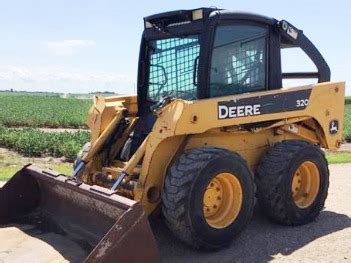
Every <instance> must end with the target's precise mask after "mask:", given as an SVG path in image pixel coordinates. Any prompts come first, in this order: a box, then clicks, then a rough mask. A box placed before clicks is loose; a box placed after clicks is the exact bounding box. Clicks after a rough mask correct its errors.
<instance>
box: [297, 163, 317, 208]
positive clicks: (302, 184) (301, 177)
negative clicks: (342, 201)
mask: <svg viewBox="0 0 351 263" xmlns="http://www.w3.org/2000/svg"><path fill="white" fill-rule="evenodd" d="M319 186H320V174H319V170H318V168H317V166H316V165H315V164H314V163H313V162H310V161H306V162H303V163H302V164H301V165H300V166H299V168H298V169H297V170H296V171H295V173H294V176H293V179H292V183H291V192H292V196H293V199H294V202H295V204H296V206H298V207H299V208H306V207H309V206H310V205H311V204H312V203H313V202H314V200H315V199H316V197H317V194H318V192H319Z"/></svg>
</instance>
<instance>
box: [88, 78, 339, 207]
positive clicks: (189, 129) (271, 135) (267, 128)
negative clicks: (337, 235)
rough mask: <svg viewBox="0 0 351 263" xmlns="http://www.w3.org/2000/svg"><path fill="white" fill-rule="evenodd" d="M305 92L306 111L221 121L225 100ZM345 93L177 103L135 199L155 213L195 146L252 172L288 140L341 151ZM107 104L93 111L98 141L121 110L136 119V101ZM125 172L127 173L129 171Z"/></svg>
mask: <svg viewBox="0 0 351 263" xmlns="http://www.w3.org/2000/svg"><path fill="white" fill-rule="evenodd" d="M303 90H305V91H307V92H309V91H310V96H309V102H308V105H307V106H306V107H305V108H303V109H298V110H291V111H284V110H282V111H279V112H276V113H270V114H262V115H251V116H243V117H236V118H227V119H219V117H218V114H219V113H218V108H217V107H218V103H219V102H222V101H231V100H232V101H237V100H243V99H250V98H255V97H261V96H266V95H279V94H283V93H287V94H286V95H287V96H289V94H290V93H289V92H293V91H303ZM344 92H345V84H344V83H343V82H335V83H331V82H328V83H322V84H315V85H308V86H302V87H296V88H290V89H280V90H270V91H263V92H254V93H247V94H240V95H233V96H226V97H218V98H210V99H204V100H198V101H193V102H191V101H184V100H181V99H175V100H173V101H172V102H171V103H170V104H168V105H166V106H165V107H164V108H162V109H161V110H160V111H158V112H157V120H156V122H155V124H154V126H153V129H152V132H151V133H150V134H149V136H148V137H147V139H146V141H145V142H144V143H143V151H142V155H143V161H142V164H141V167H140V169H139V170H138V171H140V174H139V178H138V181H137V183H136V185H135V187H134V190H133V193H132V196H131V198H133V199H135V200H140V201H141V202H142V204H143V206H144V209H145V211H146V212H147V213H151V212H152V211H153V210H154V209H155V208H156V206H157V205H158V204H159V202H160V193H161V190H162V186H163V182H164V177H165V174H166V172H167V169H168V168H169V166H170V164H171V162H172V160H173V159H174V158H176V156H177V155H179V154H181V153H182V152H183V151H184V150H187V149H191V148H196V147H205V146H216V147H220V148H225V149H229V150H231V151H235V152H238V153H239V154H240V155H241V156H242V157H243V158H244V159H245V160H246V161H247V162H248V164H249V166H250V168H251V170H252V171H255V169H256V166H257V164H258V163H259V161H260V159H261V157H262V155H263V154H264V152H265V151H266V150H267V148H268V147H270V146H271V145H273V144H275V143H277V142H280V141H283V140H291V139H299V140H305V141H309V142H311V143H314V144H319V145H320V146H321V147H323V148H327V149H330V150H335V149H337V148H338V147H339V146H340V143H341V140H342V127H343V116H344ZM267 103H274V96H273V100H272V101H269V102H267ZM101 104H104V105H105V107H103V106H102V105H100V104H99V103H97V106H98V108H99V107H100V109H98V111H97V110H96V109H92V110H91V112H90V117H89V120H90V121H89V122H88V123H89V127H90V128H91V130H92V140H94V138H97V137H99V136H100V134H101V133H102V132H103V130H104V129H106V127H107V126H106V125H103V124H104V123H105V122H111V121H112V119H113V117H114V116H115V115H116V112H118V111H120V110H121V108H125V109H128V111H130V113H131V116H136V110H137V108H136V98H135V97H124V98H110V99H105V102H101ZM94 107H95V106H94ZM94 107H93V108H94ZM95 108H96V107H95ZM113 111H114V113H112V112H113ZM94 120H95V122H94ZM333 120H338V123H339V127H338V131H337V133H335V134H331V133H330V132H329V129H330V127H329V126H330V123H331V121H333ZM260 123H261V124H262V123H266V124H265V125H258V126H257V127H251V128H246V129H243V128H242V127H244V126H243V125H249V124H260ZM99 125H100V126H99ZM104 126H105V127H104ZM97 134H98V135H97ZM95 140H96V139H95ZM136 154H138V158H137V159H138V160H140V159H141V157H140V154H141V151H137V153H136ZM136 166H137V163H136V162H135V158H132V159H131V160H130V161H129V162H128V163H127V164H126V165H125V168H126V167H127V168H128V171H131V170H133V169H134V168H135V167H136ZM125 168H123V167H122V168H121V169H122V170H123V169H124V171H125Z"/></svg>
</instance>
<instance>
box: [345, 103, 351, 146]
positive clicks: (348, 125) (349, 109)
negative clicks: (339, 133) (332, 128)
mask: <svg viewBox="0 0 351 263" xmlns="http://www.w3.org/2000/svg"><path fill="white" fill-rule="evenodd" d="M344 138H345V139H346V140H347V141H351V104H346V105H345V119H344Z"/></svg>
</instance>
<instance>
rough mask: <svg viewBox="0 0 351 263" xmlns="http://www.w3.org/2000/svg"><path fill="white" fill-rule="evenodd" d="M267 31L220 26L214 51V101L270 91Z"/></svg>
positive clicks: (244, 26) (211, 92)
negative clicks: (242, 94) (225, 97)
mask: <svg viewBox="0 0 351 263" xmlns="http://www.w3.org/2000/svg"><path fill="white" fill-rule="evenodd" d="M267 35H268V30H267V29H266V28H265V27H261V26H256V25H247V24H233V25H222V26H218V27H217V29H216V33H215V39H214V44H213V51H212V60H211V71H210V97H218V96H226V95H233V94H240V93H246V92H254V91H259V90H264V89H265V88H266V64H267V63H266V60H267V54H266V53H267Z"/></svg>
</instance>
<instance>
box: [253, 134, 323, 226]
mask: <svg viewBox="0 0 351 263" xmlns="http://www.w3.org/2000/svg"><path fill="white" fill-rule="evenodd" d="M306 161H310V162H312V163H313V164H315V166H316V167H317V169H318V171H319V178H320V183H319V189H318V192H317V195H316V197H315V199H314V201H313V202H312V203H311V204H309V206H308V207H303V208H301V207H299V206H297V205H296V204H295V202H294V199H293V195H292V191H291V185H292V179H293V176H294V173H295V171H296V170H297V169H298V167H299V166H300V165H301V164H302V163H304V162H306ZM256 185H257V197H258V202H259V204H260V207H261V210H262V211H263V212H264V213H265V214H266V215H267V216H268V217H269V218H270V219H271V220H272V221H274V222H277V223H279V224H283V225H303V224H306V223H309V222H311V221H312V220H314V219H315V218H316V217H317V216H318V215H319V213H320V212H321V210H322V209H323V208H324V202H325V199H326V198H327V195H328V187H329V169H328V163H327V160H326V159H325V156H324V153H323V152H322V151H321V149H320V148H319V147H318V146H317V145H313V144H310V143H308V142H305V141H298V140H290V141H283V142H281V143H278V144H276V145H274V146H273V147H272V148H270V149H269V150H268V152H267V153H266V154H265V156H264V157H263V158H262V160H261V162H260V164H259V166H258V169H257V177H256Z"/></svg>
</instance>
